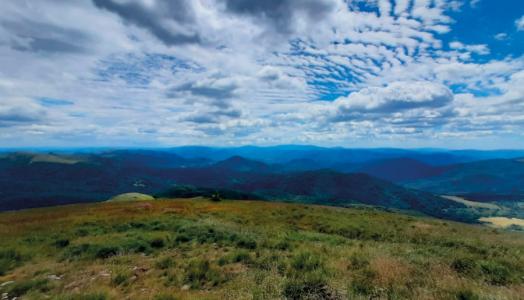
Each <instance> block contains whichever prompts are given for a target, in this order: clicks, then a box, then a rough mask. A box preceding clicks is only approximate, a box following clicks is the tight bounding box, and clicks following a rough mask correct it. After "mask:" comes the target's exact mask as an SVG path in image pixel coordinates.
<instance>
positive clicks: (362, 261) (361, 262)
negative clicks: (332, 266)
mask: <svg viewBox="0 0 524 300" xmlns="http://www.w3.org/2000/svg"><path fill="white" fill-rule="evenodd" d="M349 263H350V264H351V265H350V267H351V269H355V270H357V269H362V268H364V267H367V266H368V265H369V258H368V257H367V256H365V255H363V254H357V253H353V254H352V255H351V256H350V257H349Z"/></svg>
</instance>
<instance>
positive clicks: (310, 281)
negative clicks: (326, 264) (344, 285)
mask: <svg viewBox="0 0 524 300" xmlns="http://www.w3.org/2000/svg"><path fill="white" fill-rule="evenodd" d="M282 294H283V295H282V296H284V298H286V299H297V300H298V299H336V298H337V297H335V295H334V294H333V293H332V292H331V290H330V289H329V287H328V286H327V284H326V279H325V277H324V276H323V274H319V273H313V274H308V275H307V276H305V277H298V278H291V279H288V280H287V281H286V282H285V283H284V287H283V290H282Z"/></svg>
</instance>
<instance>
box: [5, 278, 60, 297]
mask: <svg viewBox="0 0 524 300" xmlns="http://www.w3.org/2000/svg"><path fill="white" fill-rule="evenodd" d="M49 290H50V287H49V280H47V279H33V280H29V281H22V282H15V283H14V284H13V285H12V286H11V287H10V289H9V292H8V294H9V295H10V296H14V297H20V296H22V295H25V294H27V293H28V292H29V291H39V292H47V291H49Z"/></svg>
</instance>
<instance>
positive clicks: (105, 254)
mask: <svg viewBox="0 0 524 300" xmlns="http://www.w3.org/2000/svg"><path fill="white" fill-rule="evenodd" d="M119 251H120V249H119V248H118V247H115V246H102V247H100V248H99V249H98V250H97V251H96V253H95V257H96V258H102V259H105V258H109V257H111V256H115V255H117V254H118V252H119Z"/></svg>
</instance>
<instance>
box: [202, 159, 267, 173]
mask: <svg viewBox="0 0 524 300" xmlns="http://www.w3.org/2000/svg"><path fill="white" fill-rule="evenodd" d="M211 167H213V168H218V169H225V170H228V171H236V172H269V171H271V169H272V168H271V167H270V166H269V165H267V164H265V163H262V162H259V161H256V160H252V159H246V158H243V157H241V156H238V155H237V156H232V157H230V158H228V159H226V160H223V161H219V162H217V163H215V164H213V165H212V166H211Z"/></svg>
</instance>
